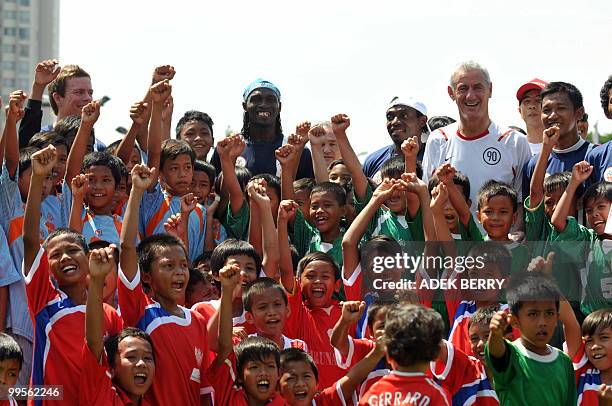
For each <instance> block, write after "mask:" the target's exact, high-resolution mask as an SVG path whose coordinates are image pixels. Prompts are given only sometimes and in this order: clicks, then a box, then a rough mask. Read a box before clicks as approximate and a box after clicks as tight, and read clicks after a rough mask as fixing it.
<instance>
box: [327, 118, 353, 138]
mask: <svg viewBox="0 0 612 406" xmlns="http://www.w3.org/2000/svg"><path fill="white" fill-rule="evenodd" d="M331 123H332V131H333V132H334V134H335V135H336V137H338V135H340V136H343V135H345V134H346V129H347V128H349V126H350V125H351V120H350V119H349V116H347V115H346V114H336V115H335V116H333V117H332V118H331Z"/></svg>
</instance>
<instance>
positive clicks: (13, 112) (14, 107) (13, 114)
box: [7, 90, 28, 122]
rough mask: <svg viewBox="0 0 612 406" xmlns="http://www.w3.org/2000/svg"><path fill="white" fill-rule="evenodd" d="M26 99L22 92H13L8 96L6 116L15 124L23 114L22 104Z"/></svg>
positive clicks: (26, 96)
mask: <svg viewBox="0 0 612 406" xmlns="http://www.w3.org/2000/svg"><path fill="white" fill-rule="evenodd" d="M27 98H28V95H26V94H25V92H24V91H23V90H15V91H14V92H12V93H11V94H10V95H9V105H8V112H7V115H8V117H10V118H11V119H13V120H14V121H15V122H17V121H19V120H21V119H22V118H23V115H24V114H25V112H24V110H23V104H24V102H25V100H26V99H27Z"/></svg>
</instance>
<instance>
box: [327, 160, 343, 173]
mask: <svg viewBox="0 0 612 406" xmlns="http://www.w3.org/2000/svg"><path fill="white" fill-rule="evenodd" d="M336 165H344V166H346V164H345V163H344V160H343V159H342V158H340V159H334V160H333V161H331V162H330V163H329V165H327V172H329V171H331V170H332V169H334V166H336Z"/></svg>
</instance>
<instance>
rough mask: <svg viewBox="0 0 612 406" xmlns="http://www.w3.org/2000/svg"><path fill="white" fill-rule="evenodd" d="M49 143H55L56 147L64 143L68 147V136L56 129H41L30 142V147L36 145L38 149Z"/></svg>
mask: <svg viewBox="0 0 612 406" xmlns="http://www.w3.org/2000/svg"><path fill="white" fill-rule="evenodd" d="M48 145H53V146H55V147H57V146H62V145H63V146H64V147H66V148H68V144H67V143H66V138H65V137H64V136H63V135H60V134H58V133H57V132H55V131H41V132H39V133H36V134H34V136H33V137H32V138H30V141H29V142H28V146H29V147H36V148H38V149H43V148H45V147H47V146H48Z"/></svg>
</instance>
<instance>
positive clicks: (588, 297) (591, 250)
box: [552, 217, 612, 315]
mask: <svg viewBox="0 0 612 406" xmlns="http://www.w3.org/2000/svg"><path fill="white" fill-rule="evenodd" d="M552 240H553V241H558V242H562V241H584V242H585V243H584V244H578V245H574V244H559V247H560V248H561V249H563V250H564V252H565V253H566V254H568V255H569V256H571V257H572V259H573V260H574V261H575V262H577V263H583V264H586V278H584V281H585V282H586V283H585V287H584V288H585V292H584V299H583V300H582V303H581V306H580V307H581V309H582V312H583V313H584V314H585V315H588V314H589V313H592V312H594V311H595V310H598V309H602V308H605V307H610V306H612V270H611V269H610V268H611V262H610V260H611V259H612V241H610V240H601V239H600V238H599V237H598V236H597V234H596V233H595V232H594V231H593V230H590V229H588V228H586V227H584V226H582V225H580V224H578V221H576V219H575V218H574V217H568V218H567V225H566V226H565V230H563V232H558V231H557V230H554V231H553V233H552Z"/></svg>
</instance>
